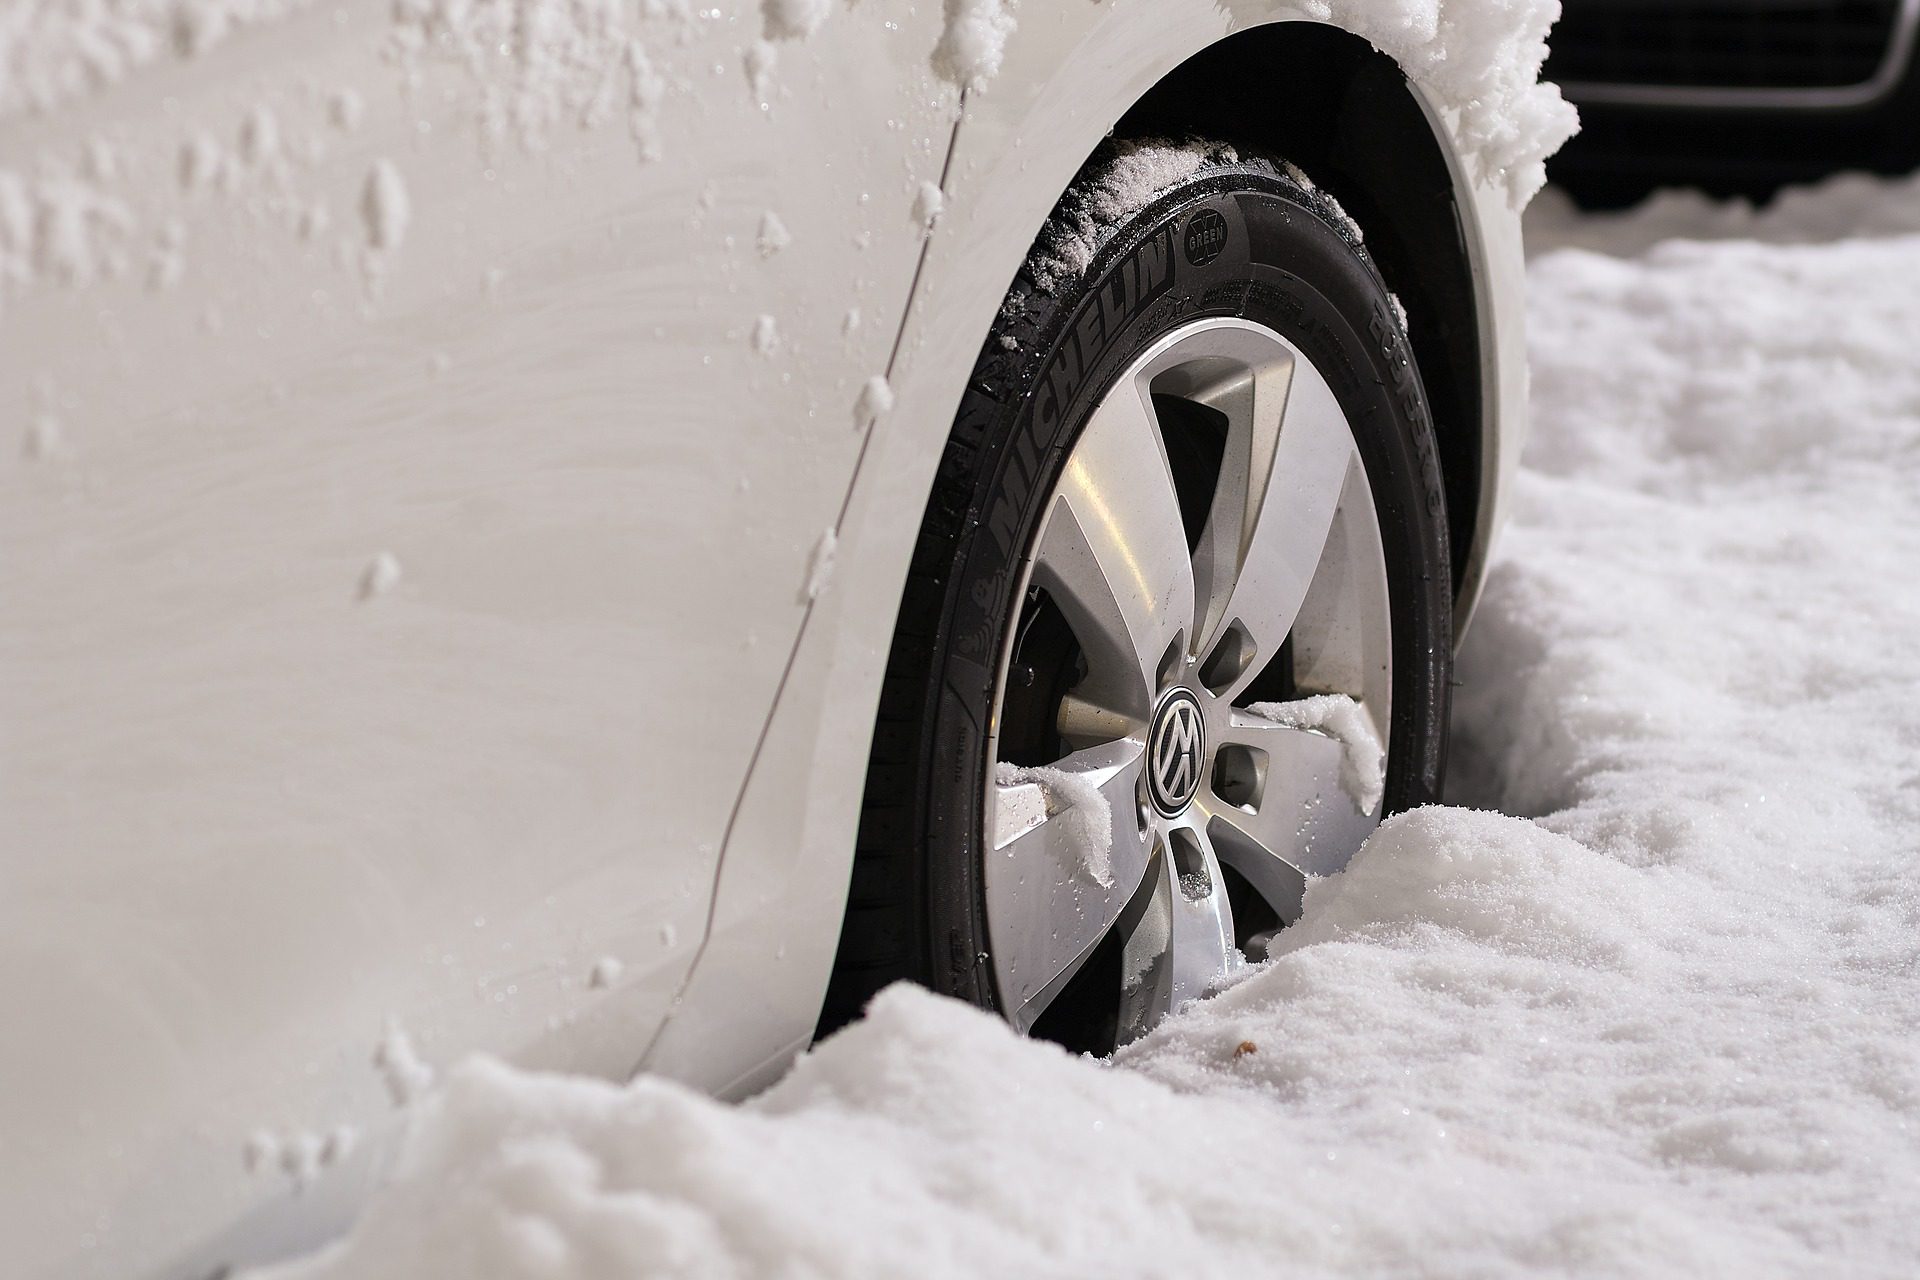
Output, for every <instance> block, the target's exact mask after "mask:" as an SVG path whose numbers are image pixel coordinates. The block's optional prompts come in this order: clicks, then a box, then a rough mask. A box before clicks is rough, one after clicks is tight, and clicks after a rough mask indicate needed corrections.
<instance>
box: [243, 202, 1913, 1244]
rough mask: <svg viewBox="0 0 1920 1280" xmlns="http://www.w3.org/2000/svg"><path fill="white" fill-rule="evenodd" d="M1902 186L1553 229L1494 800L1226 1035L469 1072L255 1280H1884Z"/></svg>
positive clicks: (1904, 937)
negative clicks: (1376, 1278) (727, 1097)
mask: <svg viewBox="0 0 1920 1280" xmlns="http://www.w3.org/2000/svg"><path fill="white" fill-rule="evenodd" d="M1868 191H1871V192H1872V193H1874V195H1875V197H1876V199H1875V200H1872V201H1868V200H1865V199H1864V198H1863V193H1865V192H1868ZM1917 192H1920V188H1916V186H1915V185H1914V184H1912V183H1905V184H1885V183H1877V184H1870V185H1869V184H1863V183H1862V182H1861V181H1857V180H1849V181H1848V182H1844V183H1838V184H1834V185H1833V186H1831V187H1829V188H1827V189H1826V190H1825V191H1823V192H1819V193H1813V194H1802V195H1797V196H1795V197H1793V198H1791V199H1790V200H1789V201H1788V202H1786V203H1785V204H1783V205H1782V206H1781V208H1782V210H1783V212H1782V213H1781V214H1778V215H1771V214H1763V215H1760V216H1759V217H1758V218H1755V217H1753V216H1751V215H1741V214H1737V213H1734V212H1730V211H1729V210H1726V209H1724V208H1714V207H1707V206H1704V205H1696V206H1694V208H1695V212H1696V213H1697V215H1698V216H1697V217H1694V218H1693V219H1691V220H1689V219H1686V218H1681V217H1678V216H1676V208H1678V207H1683V206H1682V205H1679V204H1677V203H1676V202H1675V201H1674V200H1671V199H1669V200H1665V201H1661V202H1657V203H1656V204H1655V205H1654V206H1653V207H1652V208H1650V209H1649V210H1648V211H1646V212H1645V213H1643V214H1640V215H1635V216H1630V217H1627V218H1613V219H1602V220H1591V221H1579V222H1576V221H1575V220H1573V219H1570V218H1569V217H1567V216H1566V214H1565V212H1564V210H1561V209H1558V208H1557V207H1556V206H1554V205H1551V204H1550V205H1548V206H1546V208H1545V210H1544V212H1543V216H1542V219H1541V222H1540V224H1539V227H1540V230H1541V231H1542V234H1543V235H1545V236H1548V237H1551V238H1552V239H1553V240H1555V241H1577V242H1581V243H1585V244H1588V245H1591V246H1595V247H1598V248H1600V249H1604V248H1605V247H1606V246H1607V245H1609V244H1613V245H1616V246H1624V247H1623V248H1620V249H1618V250H1617V251H1616V252H1612V253H1608V252H1596V251H1595V250H1594V248H1570V249H1558V250H1551V251H1547V252H1543V253H1540V254H1539V255H1538V256H1537V257H1536V258H1535V260H1534V261H1533V263H1532V267H1531V311H1532V333H1533V338H1532V341H1533V363H1534V375H1535V376H1534V414H1535V425H1534V430H1535V434H1534V437H1533V440H1532V442H1531V444H1530V446H1529V450H1528V453H1527V457H1526V465H1525V467H1524V470H1523V472H1522V474H1521V476H1520V479H1519V491H1518V494H1517V495H1516V505H1517V512H1516V516H1515V519H1514V521H1513V525H1512V528H1511V529H1510V530H1509V533H1508V536H1507V539H1506V541H1505V543H1504V544H1503V548H1502V553H1501V556H1500V559H1499V561H1498V563H1497V564H1496V566H1495V567H1494V570H1493V572H1492V574H1491V577H1490V580H1489V584H1488V587H1487V593H1486V597H1485V600H1484V602H1483V604H1482V605H1481V607H1480V611H1479V614H1478V617H1477V620H1476V621H1475V623H1474V627H1473V630H1472V632H1471V635H1470V637H1469V639H1468V641H1467V645H1466V649H1465V651H1464V653H1463V655H1462V660H1461V664H1460V668H1459V673H1458V674H1459V678H1460V681H1461V688H1460V690H1459V696H1458V702H1457V708H1458V710H1457V729H1456V751H1455V759H1456V767H1455V779H1456V783H1457V785H1456V788H1455V790H1456V793H1457V794H1456V795H1455V797H1454V798H1455V799H1456V800H1457V801H1459V802H1461V803H1463V804H1473V805H1479V806H1484V807H1485V808H1484V809H1483V810H1479V811H1476V810H1473V809H1468V808H1464V807H1456V808H1429V809H1423V810H1419V811H1416V812H1413V813H1410V814H1406V815H1402V816H1400V817H1398V818H1395V819H1393V820H1391V821H1389V822H1388V823H1387V824H1386V825H1385V826H1383V827H1382V828H1381V830H1380V831H1379V832H1378V833H1377V834H1376V835H1375V836H1374V837H1373V838H1372V839H1371V840H1370V841H1369V842H1368V843H1367V845H1366V846H1365V847H1364V848H1363V849H1362V850H1361V851H1360V853H1359V854H1358V856H1357V857H1356V858H1355V859H1354V861H1353V863H1352V865H1351V867H1350V868H1349V869H1348V870H1347V871H1346V872H1345V873H1343V874H1341V875H1337V876H1333V877H1330V878H1327V879H1323V880H1317V881H1315V882H1313V883H1312V884H1311V885H1310V886H1309V888H1308V892H1307V897H1306V907H1305V913H1304V915H1303V917H1302V918H1301V920H1300V921H1299V923H1298V924H1296V925H1294V926H1293V927H1291V928H1289V929H1287V930H1286V931H1284V932H1283V933H1282V934H1280V935H1279V936H1278V937H1277V938H1276V940H1275V941H1274V943H1273V945H1272V949H1271V953H1270V957H1271V958H1270V959H1269V960H1267V961H1266V962H1265V963H1263V964H1260V965H1257V966H1252V967H1250V968H1249V969H1248V970H1247V971H1246V976H1244V977H1243V978H1242V979H1241V980H1239V981H1238V982H1236V983H1235V984H1234V985H1232V986H1231V987H1230V988H1229V989H1227V990H1226V991H1225V992H1224V993H1222V994H1220V995H1217V996H1215V997H1214V998H1212V999H1210V1000H1207V1001H1204V1002H1201V1003H1198V1004H1196V1005H1192V1006H1189V1007H1188V1008H1187V1009H1186V1010H1185V1011H1184V1012H1183V1013H1182V1014H1181V1015H1179V1016H1177V1017H1175V1018H1174V1019H1172V1020H1170V1021H1168V1022H1167V1023H1165V1024H1163V1025H1162V1026H1161V1027H1160V1028H1159V1029H1158V1030H1156V1031H1155V1032H1154V1033H1152V1034H1151V1035H1149V1036H1148V1037H1147V1038H1146V1039H1144V1040H1143V1041H1140V1042H1138V1043H1136V1044H1133V1045H1131V1046H1129V1047H1128V1048H1126V1049H1125V1050H1123V1051H1122V1052H1121V1053H1120V1054H1118V1055H1117V1056H1116V1057H1115V1059H1114V1060H1112V1061H1110V1062H1101V1061H1094V1060H1091V1059H1083V1058H1074V1057H1070V1056H1068V1055H1067V1054H1065V1053H1062V1052H1060V1051H1058V1050H1056V1049H1054V1048H1052V1047H1050V1046H1047V1045H1044V1044H1039V1043H1034V1042H1030V1041H1026V1040H1022V1039H1020V1038H1019V1037H1017V1036H1015V1035H1014V1034H1012V1033H1011V1032H1010V1031H1009V1030H1008V1029H1007V1028H1006V1027H1005V1026H1004V1025H1003V1024H1001V1023H1000V1022H998V1021H997V1020H995V1019H993V1018H991V1017H988V1016H986V1015H984V1014H981V1013H978V1012H975V1011H973V1010H971V1009H968V1008H965V1007H962V1006H961V1005H958V1004H956V1003H953V1002H950V1001H946V1000H942V999H938V998H936V997H933V996H931V995H928V994H925V993H923V992H920V991H917V990H913V989H910V988H904V987H901V988H895V989H892V990H890V991H888V992H886V993H884V994H883V995H882V996H881V997H880V998H879V999H878V1000H877V1001H876V1002H875V1003H874V1005H873V1006H872V1007H871V1009H870V1010H869V1013H868V1015H867V1017H866V1018H865V1020H864V1021H862V1022H860V1023H858V1024H856V1025H854V1026H852V1027H850V1028H848V1029H847V1030H846V1031H844V1032H842V1033H841V1034H839V1035H838V1036H836V1037H834V1038H833V1039H831V1040H829V1041H828V1042H826V1043H825V1044H823V1045H821V1046H819V1047H818V1048H816V1049H815V1050H814V1051H813V1052H811V1053H810V1054H808V1055H807V1056H806V1057H805V1058H803V1059H802V1060H801V1062H800V1063H799V1064H798V1065H797V1066H796V1067H795V1068H794V1070H793V1071H792V1072H791V1073H790V1075H789V1076H788V1077H787V1078H786V1079H785V1080H784V1081H782V1082H781V1083H779V1084H778V1085H776V1086H775V1087H774V1088H773V1089H771V1090H770V1091H768V1092H767V1093H765V1094H762V1095H761V1096H759V1097H757V1098H755V1099H753V1100H751V1101H750V1102H748V1103H746V1104H744V1105H738V1106H733V1105H726V1104H722V1103H719V1102H715V1101H712V1100H710V1099H708V1098H705V1097H703V1096H700V1095H698V1094H695V1093H693V1092H690V1091H688V1090H686V1089H683V1088H680V1087H678V1086H676V1085H673V1084H670V1083H667V1082H664V1081H661V1080H657V1079H652V1078H641V1079H639V1080H637V1081H635V1082H634V1083H632V1084H630V1085H624V1086H623V1085H615V1084H609V1083H604V1082H600V1081H594V1080H585V1079H575V1078H565V1077H558V1076H541V1075H530V1074H523V1073H519V1072H516V1071H513V1070H511V1069H509V1068H507V1067H505V1066H502V1065H500V1064H499V1063H496V1062H492V1061H487V1060H475V1061H469V1062H466V1063H462V1064H457V1065H455V1066H453V1068H452V1070H451V1071H450V1072H449V1073H448V1078H447V1080H446V1083H445V1085H444V1086H443V1087H442V1088H441V1089H439V1090H436V1091H434V1092H432V1093H430V1094H429V1095H427V1096H426V1097H425V1098H424V1099H423V1100H422V1101H421V1102H419V1103H418V1104H417V1105H416V1107H415V1108H414V1110H413V1111H412V1113H411V1122H412V1129H411V1133H410V1138H409V1142H408V1144H407V1150H406V1152H405V1155H404V1158H403V1160H402V1161H401V1164H400V1167H399V1168H398V1169H397V1171H396V1172H395V1174H394V1176H393V1178H392V1182H391V1185H390V1186H389V1187H388V1189H387V1190H386V1191H385V1192H384V1194H382V1195H381V1196H380V1197H379V1198H378V1199H377V1200H376V1201H375V1202H374V1203H373V1205H372V1207H371V1209H370V1210H369V1211H368V1213H367V1214H366V1216H365V1218H364V1219H363V1221H362V1222H361V1223H360V1225H359V1227H358V1228H357V1229H356V1231H355V1232H354V1233H353V1235H352V1236H351V1237H350V1239H348V1240H347V1241H345V1242H344V1243H342V1244H341V1245H339V1246H336V1247H335V1248H333V1249H332V1250H330V1251H327V1252H324V1253H322V1254H320V1255H317V1256H316V1257H314V1258H312V1259H309V1260H307V1261H305V1262H301V1263H296V1264H291V1265H289V1266H287V1267H286V1268H284V1269H283V1270H280V1271H278V1272H276V1273H274V1274H276V1275H278V1276H281V1277H283V1278H284V1277H301V1278H303V1280H318V1278H320V1277H346V1276H353V1277H363V1278H364V1277H394V1278H396V1280H398V1278H400V1277H408V1278H413V1277H418V1276H421V1275H429V1274H459V1275H462V1276H466V1277H471V1278H474V1280H481V1278H485V1277H533V1276H550V1275H569V1276H576V1277H614V1276H626V1275H636V1274H648V1275H689V1276H691V1275H700V1276H729V1275H731V1276H758V1275H834V1276H892V1275H903V1274H914V1275H951V1276H978V1275H1009V1274H1112V1275H1123V1276H1135V1275H1169V1274H1182V1275H1188V1274H1200V1273H1210V1274H1255V1275H1259V1274H1274V1273H1301V1274H1329V1273H1358V1274H1380V1273H1393V1274H1415V1273H1417V1274H1437V1275H1477V1276H1486V1275H1521V1274H1537V1273H1542V1272H1547V1273H1561V1274H1565V1273H1580V1274H1584V1275H1620V1274H1635V1275H1700V1274H1715V1275H1748V1274H1766V1275H1815V1274H1827V1275H1831V1274H1847V1275H1855V1276H1887V1277H1892V1276H1904V1275H1910V1274H1911V1273H1912V1268H1913V1262H1914V1259H1915V1258H1916V1257H1920V1220H1916V1218H1915V1216H1914V1214H1913V1212H1912V1205H1913V1203H1914V1201H1915V1197H1916V1195H1920V886H1917V885H1916V879H1915V875H1914V871H1913V867H1914V854H1915V852H1916V846H1917V845H1920V835H1916V833H1917V832H1920V764H1917V763H1916V761H1917V760H1920V674H1916V663H1915V658H1916V655H1920V598H1917V597H1916V594H1915V592H1914V591H1913V589H1912V587H1911V582H1912V577H1911V572H1912V566H1913V565H1914V564H1916V563H1920V519H1916V517H1915V514H1914V506H1913V495H1914V493H1915V492H1917V491H1920V365H1916V363H1915V362H1914V361H1913V359H1912V358H1911V351H1910V346H1911V343H1910V335H1911V334H1912V333H1913V332H1914V329H1915V325H1916V323H1917V322H1920V315H1917V314H1916V306H1920V304H1916V301H1915V295H1914V292H1913V290H1912V288H1911V281H1912V279H1913V275H1914V270H1915V264H1916V263H1920V235H1915V234H1912V231H1913V225H1912V223H1911V222H1909V219H1911V218H1914V217H1915V216H1916V215H1920V195H1917V194H1916V193H1917ZM1787 210H1798V211H1799V212H1798V213H1794V214H1789V213H1787V212H1785V211H1787ZM1823 210H1824V212H1823ZM1643 220H1644V221H1643ZM1647 223H1652V224H1655V225H1657V226H1658V227H1659V228H1660V234H1661V235H1662V236H1672V235H1674V234H1677V233H1682V232H1687V231H1692V232H1695V233H1698V234H1700V235H1702V236H1703V237H1720V238H1717V239H1713V238H1702V239H1697V240H1693V241H1679V240H1672V239H1664V240H1662V241H1661V242H1659V243H1657V244H1653V245H1652V246H1651V247H1650V248H1648V247H1646V243H1645V242H1646V241H1647V239H1648V238H1649V227H1648V226H1647V225H1646V224H1647ZM1815 227H1825V228H1826V230H1827V232H1829V233H1833V232H1838V231H1842V230H1845V229H1848V228H1850V227H1864V228H1867V229H1868V230H1869V234H1866V235H1860V236H1855V237H1854V238H1851V239H1845V240H1839V241H1836V242H1833V243H1790V242H1792V241H1800V240H1803V239H1806V238H1807V237H1808V236H1810V235H1812V234H1817V233H1816V232H1814V231H1812V230H1811V229H1812V228H1815ZM1729 230H1732V231H1733V232H1734V235H1733V237H1732V238H1727V236H1726V233H1727V232H1728V231H1729ZM1755 234H1758V235H1766V236H1767V237H1768V238H1769V239H1773V240H1776V241H1784V242H1789V243H1773V244H1761V243H1757V242H1755V241H1754V240H1751V239H1745V238H1741V237H1744V236H1748V235H1755ZM1495 808H1497V809H1499V810H1502V811H1503V812H1493V811H1491V810H1492V809H1495Z"/></svg>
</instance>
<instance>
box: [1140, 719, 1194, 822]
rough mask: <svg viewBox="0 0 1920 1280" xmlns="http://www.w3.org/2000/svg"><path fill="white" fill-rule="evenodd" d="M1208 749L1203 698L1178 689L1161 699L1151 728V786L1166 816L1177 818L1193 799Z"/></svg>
mask: <svg viewBox="0 0 1920 1280" xmlns="http://www.w3.org/2000/svg"><path fill="white" fill-rule="evenodd" d="M1206 749H1207V735H1206V727H1205V725H1204V723H1203V722H1202V721H1201V718H1200V700H1199V699H1198V698H1196V697H1194V696H1193V694H1192V692H1190V691H1189V690H1186V689H1175V690H1174V691H1173V692H1172V693H1169V694H1168V695H1167V696H1166V697H1165V698H1164V699H1162V700H1161V703H1160V709H1159V710H1158V711H1155V712H1154V713H1153V725H1152V727H1151V728H1150V729H1148V730H1147V790H1148V792H1149V793H1151V795H1152V797H1153V807H1154V808H1156V809H1158V810H1159V811H1160V813H1161V815H1162V816H1164V817H1168V818H1177V817H1179V816H1180V815H1181V814H1182V813H1184V812H1186V808H1187V806H1188V805H1189V804H1191V803H1192V802H1193V795H1194V792H1196V791H1198V790H1199V789H1200V766H1201V764H1202V762H1203V761H1204V760H1205V759H1206Z"/></svg>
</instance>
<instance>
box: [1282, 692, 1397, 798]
mask: <svg viewBox="0 0 1920 1280" xmlns="http://www.w3.org/2000/svg"><path fill="white" fill-rule="evenodd" d="M1247 710H1248V711H1251V712H1252V713H1253V714H1254V715H1257V716H1264V717H1265V718H1267V719H1268V720H1271V721H1273V722H1274V723H1275V724H1282V725H1285V726H1287V727H1288V728H1289V729H1307V730H1312V731H1315V732H1319V733H1324V734H1326V735H1327V736H1328V737H1330V738H1334V739H1336V740H1338V742H1339V743H1340V746H1341V749H1342V750H1341V761H1340V786H1341V788H1342V789H1343V790H1345V791H1346V793H1347V794H1348V795H1349V796H1351V797H1352V798H1353V802H1354V804H1356V805H1358V806H1359V808H1360V811H1361V812H1362V813H1372V812H1373V811H1374V810H1375V809H1376V808H1378V807H1379V805H1380V796H1381V794H1382V793H1383V792H1384V791H1385V790H1386V785H1387V752H1386V749H1385V748H1384V747H1382V746H1381V745H1380V739H1379V737H1378V735H1376V734H1375V733H1374V731H1373V721H1371V720H1369V719H1367V715H1366V712H1364V711H1362V710H1361V709H1360V704H1359V703H1357V702H1355V701H1354V700H1353V699H1352V698H1349V697H1348V696H1347V695H1346V694H1344V693H1322V694H1316V695H1315V696H1313V697H1310V698H1300V699H1297V700H1295V701H1293V702H1255V703H1252V704H1251V705H1249V706H1248V707H1247Z"/></svg>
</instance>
